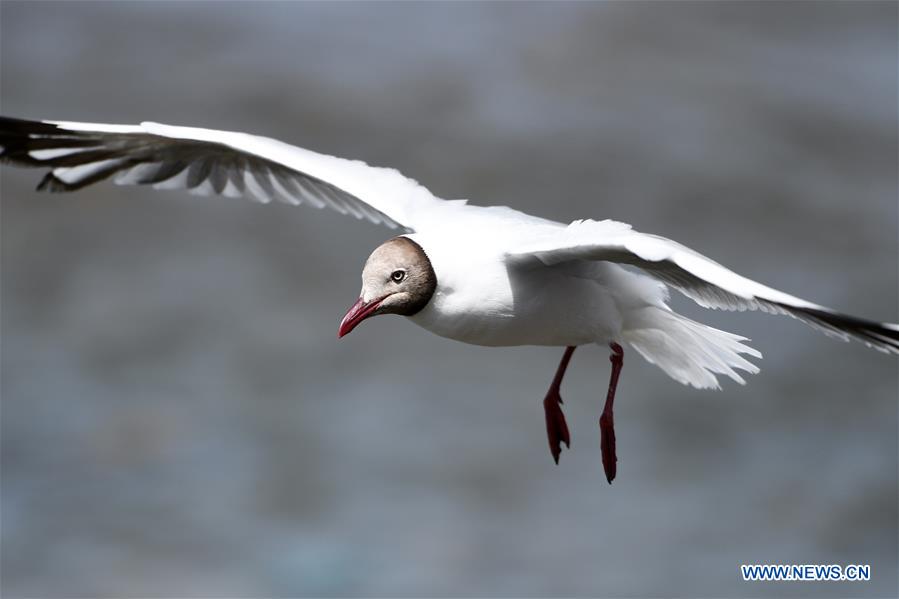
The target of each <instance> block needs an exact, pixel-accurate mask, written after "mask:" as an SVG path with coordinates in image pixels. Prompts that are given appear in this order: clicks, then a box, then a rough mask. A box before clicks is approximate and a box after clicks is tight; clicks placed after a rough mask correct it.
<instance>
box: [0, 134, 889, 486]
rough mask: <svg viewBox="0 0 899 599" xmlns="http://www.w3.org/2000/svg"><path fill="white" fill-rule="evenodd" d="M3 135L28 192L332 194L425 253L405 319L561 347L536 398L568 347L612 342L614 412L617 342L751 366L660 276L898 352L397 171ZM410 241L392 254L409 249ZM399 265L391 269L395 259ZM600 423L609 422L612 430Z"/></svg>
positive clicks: (675, 373) (248, 150)
mask: <svg viewBox="0 0 899 599" xmlns="http://www.w3.org/2000/svg"><path fill="white" fill-rule="evenodd" d="M0 143H2V146H3V153H2V154H0V159H3V160H5V161H8V162H12V163H18V164H24V165H29V166H45V167H47V168H48V170H49V172H48V174H47V175H46V176H45V177H44V179H43V181H41V183H40V185H39V186H38V188H39V189H49V190H51V191H72V190H76V189H80V188H81V187H84V186H86V185H90V184H92V183H95V182H97V181H100V180H103V179H106V178H110V177H112V178H113V179H114V180H115V181H116V182H117V183H119V184H147V185H153V186H155V187H157V188H165V189H172V188H181V189H189V190H191V191H192V192H194V193H202V194H213V193H215V194H221V195H229V196H237V195H246V196H249V197H250V198H252V199H254V200H257V201H261V202H270V201H272V200H277V201H281V202H285V203H288V204H294V205H297V204H308V205H311V206H314V207H316V208H324V207H328V208H331V209H333V210H336V211H338V212H340V213H342V214H349V215H352V216H354V217H356V218H360V219H367V220H369V221H371V222H374V223H381V224H385V225H387V226H388V227H391V228H395V227H400V228H401V229H402V230H403V231H404V232H405V233H407V234H408V238H409V239H410V240H412V241H413V242H415V244H417V246H418V247H420V248H421V250H423V252H424V254H425V255H426V259H425V261H427V262H429V264H430V267H432V268H433V275H434V276H435V277H436V285H433V286H427V285H424V286H422V287H421V289H425V288H426V289H427V293H428V295H427V297H422V298H415V297H412V296H410V297H411V298H412V299H420V300H423V301H419V302H417V303H416V302H412V301H411V300H409V301H410V302H411V303H409V305H414V306H415V308H414V311H409V312H408V313H407V315H408V316H409V317H410V318H411V320H413V322H415V323H416V324H418V325H420V326H422V327H424V328H426V329H427V330H429V331H431V332H433V333H435V334H437V335H441V336H444V337H449V338H452V339H456V340H459V341H463V342H466V343H472V344H479V345H489V346H508V345H548V346H565V347H569V348H572V349H570V350H569V351H568V352H566V357H565V358H564V359H563V363H562V364H561V365H560V369H559V374H557V381H554V387H553V388H551V390H550V394H548V396H547V400H546V401H547V402H549V401H550V399H553V401H555V400H558V402H559V403H560V402H561V399H560V398H559V397H558V382H560V381H561V376H562V375H563V374H564V369H565V367H566V366H567V359H568V358H569V357H570V351H573V347H576V346H579V345H584V344H588V343H600V344H610V345H611V347H612V350H613V357H612V359H613V365H615V364H616V360H617V361H618V362H617V366H616V367H615V368H616V369H614V371H613V372H614V374H613V384H612V387H611V390H610V398H609V400H608V403H607V412H608V420H609V422H611V398H612V397H613V395H614V383H615V382H616V381H617V369H618V368H620V359H621V355H622V354H621V348H620V346H619V344H620V343H624V344H627V345H629V346H631V347H632V348H633V349H635V350H636V351H637V352H638V353H639V354H640V355H641V356H643V357H644V358H645V359H646V360H648V361H649V362H651V363H653V364H655V365H657V366H659V367H660V368H661V369H662V370H663V371H665V372H666V373H667V374H668V375H669V376H671V377H672V378H674V379H675V380H676V381H678V382H680V383H684V384H689V385H693V386H695V387H700V388H708V387H718V384H719V383H718V379H717V377H718V375H724V376H727V377H729V378H731V379H733V380H734V381H736V382H738V383H741V384H742V383H743V382H744V380H743V378H742V377H741V376H740V375H739V374H738V373H737V371H738V370H742V371H744V372H749V373H755V372H758V368H757V367H756V366H754V365H753V364H752V363H750V362H749V361H748V360H747V359H746V358H745V357H744V356H750V357H754V358H760V357H761V354H760V353H759V352H757V351H756V350H754V349H752V348H750V347H749V346H747V345H746V344H745V343H744V342H745V341H746V339H745V338H743V337H740V336H737V335H733V334H731V333H727V332H724V331H720V330H717V329H713V328H711V327H708V326H706V325H703V324H700V323H697V322H693V321H691V320H689V319H687V318H685V317H683V316H681V315H678V314H676V313H674V312H673V311H671V309H670V308H668V306H667V303H666V302H667V299H668V296H667V289H666V286H668V287H671V288H674V289H677V290H678V291H680V292H682V293H683V294H685V295H686V296H688V297H690V298H691V299H693V300H695V301H696V302H697V303H699V304H700V305H702V306H705V307H709V308H720V309H726V310H747V309H750V310H754V309H760V310H764V311H767V312H772V313H781V314H787V315H790V316H793V317H796V318H799V319H801V320H803V321H804V322H806V323H808V324H810V325H812V326H814V327H816V328H818V329H821V330H823V331H824V332H825V333H828V334H830V335H832V336H836V337H840V338H842V339H849V338H850V337H852V338H856V339H858V340H860V341H862V342H863V343H865V344H867V345H868V346H870V347H873V348H875V349H877V350H880V351H883V352H888V353H892V354H899V326H897V325H895V324H884V323H878V322H873V321H869V320H864V319H860V318H855V317H852V316H847V315H844V314H839V313H837V312H835V311H833V310H830V309H828V308H825V307H823V306H820V305H817V304H814V303H811V302H808V301H806V300H803V299H800V298H797V297H794V296H792V295H789V294H787V293H784V292H782V291H778V290H776V289H772V288H770V287H766V286H765V285H762V284H760V283H756V282H755V281H752V280H750V279H747V278H745V277H742V276H740V275H738V274H736V273H734V272H733V271H731V270H729V269H727V268H725V267H724V266H722V265H720V264H718V263H716V262H714V261H713V260H711V259H709V258H707V257H705V256H702V255H701V254H699V253H697V252H694V251H693V250H690V249H689V248H687V247H684V246H683V245H680V244H678V243H676V242H673V241H671V240H668V239H665V238H662V237H658V236H655V235H648V234H644V233H639V232H637V231H634V230H633V229H632V228H631V227H630V225H627V224H624V223H620V222H615V221H610V220H605V221H593V220H582V221H575V222H573V223H571V224H569V225H567V226H566V225H563V224H562V223H557V222H553V221H549V220H546V219H542V218H537V217H534V216H530V215H527V214H524V213H521V212H518V211H516V210H513V209H511V208H506V207H479V206H473V205H470V204H468V203H467V202H466V201H464V200H452V201H444V200H441V199H438V198H436V197H434V196H433V195H432V194H431V193H430V192H429V191H428V190H427V189H426V188H424V187H423V186H421V185H420V184H418V183H417V182H416V181H414V180H412V179H408V178H406V177H404V176H403V175H401V174H400V173H399V172H398V171H396V170H393V169H388V168H376V167H371V166H368V165H366V164H365V163H363V162H360V161H354V160H345V159H341V158H335V157H332V156H325V155H322V154H317V153H315V152H312V151H309V150H304V149H302V148H297V147H294V146H291V145H288V144H285V143H283V142H280V141H277V140H273V139H269V138H265V137H259V136H255V135H248V134H245V133H233V132H226V131H216V130H211V129H199V128H192V127H174V126H170V125H163V124H159V123H150V122H145V123H141V124H140V125H107V124H91V123H72V122H62V121H43V122H38V121H22V120H17V119H7V118H2V119H0ZM410 247H412V246H409V247H405V248H404V247H399V246H397V247H395V248H393V250H392V251H394V253H396V252H399V254H398V255H400V256H402V255H403V252H412V253H413V254H414V251H413V250H410V249H409V248H410ZM393 255H394V254H391V253H390V252H387V253H385V257H383V259H382V260H381V262H384V264H386V263H387V262H389V260H390V259H392V258H389V256H393ZM374 256H375V255H374V254H373V257H374ZM370 260H371V259H370ZM376 262H377V261H376ZM378 264H380V262H379V263H378ZM376 266H378V265H375V266H373V267H372V268H376ZM635 268H636V269H639V270H637V271H635V270H634V269H635ZM401 270H402V269H401ZM398 272H399V271H394V273H393V274H395V275H396V274H397V273H398ZM372 276H375V278H377V276H380V274H379V273H377V272H375V274H374V275H372ZM397 276H398V278H399V279H400V280H402V278H403V276H405V270H403V275H397ZM385 284H389V282H385ZM432 287H433V288H432ZM367 293H368V292H366V290H365V289H363V294H362V297H361V298H360V301H359V302H357V305H356V306H354V308H353V309H352V310H351V313H348V315H347V318H345V319H344V323H342V324H341V335H342V334H345V332H348V331H349V330H351V329H352V327H354V326H355V324H356V323H357V322H358V321H360V320H361V319H363V318H366V317H367V316H369V315H372V314H375V313H377V308H378V306H377V305H375V304H374V303H373V302H374V301H375V300H376V299H377V300H378V301H380V299H383V298H380V299H378V298H374V299H373V298H370V297H367V296H366V295H367ZM407 299H408V298H407ZM385 305H386V304H385ZM421 306H423V307H421ZM399 309H400V308H396V309H395V310H399ZM354 311H355V312H354ZM397 313H399V312H397ZM553 389H555V391H553ZM553 393H554V394H555V395H553ZM551 396H552V397H551ZM550 403H551V402H550ZM545 405H548V406H549V407H547V426H548V432H549V434H550V446H551V448H552V449H553V455H554V457H555V458H556V459H558V440H559V438H561V439H562V441H564V442H567V435H568V432H567V427H565V425H564V417H562V416H561V412H560V411H558V409H557V407H552V406H551V405H549V404H547V403H545ZM551 412H552V414H551ZM556 412H558V414H556ZM604 417H605V413H604ZM551 420H552V421H553V422H552V423H551ZM560 423H561V424H560ZM553 427H554V428H555V433H554V432H552V431H551V430H550V429H551V428H553ZM610 427H611V424H610V423H609V428H608V430H610V431H611V428H610ZM605 430H606V429H604V431H605ZM554 435H555V439H556V440H555V442H554V440H553V439H554ZM603 443H604V464H605V463H606V458H609V460H610V461H611V463H612V466H611V475H610V470H609V466H608V464H607V470H606V472H607V476H609V480H610V481H611V478H612V477H613V476H614V435H613V434H612V440H611V444H612V445H611V447H612V449H611V453H610V455H606V447H605V443H606V441H605V439H604V441H603ZM554 445H555V447H554Z"/></svg>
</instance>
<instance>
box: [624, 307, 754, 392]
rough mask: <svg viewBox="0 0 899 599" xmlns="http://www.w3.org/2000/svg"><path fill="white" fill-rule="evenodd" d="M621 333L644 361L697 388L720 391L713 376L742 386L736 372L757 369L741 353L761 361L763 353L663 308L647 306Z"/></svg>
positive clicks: (730, 334) (749, 371) (734, 336)
mask: <svg viewBox="0 0 899 599" xmlns="http://www.w3.org/2000/svg"><path fill="white" fill-rule="evenodd" d="M634 316H635V318H633V319H632V320H633V322H631V323H629V324H630V326H628V327H627V328H626V329H625V330H624V331H623V333H622V337H623V339H624V341H626V342H627V343H628V344H629V345H630V346H631V347H633V348H634V349H635V350H636V351H637V353H639V354H640V355H641V356H643V358H645V359H646V361H648V362H650V363H651V364H655V365H656V366H658V367H659V368H661V369H662V370H664V371H665V373H666V374H668V376H670V377H671V378H673V379H674V380H676V381H678V382H679V383H682V384H684V385H692V386H693V387H696V388H699V389H720V388H721V386H720V384H719V383H718V378H717V376H716V375H719V374H720V375H725V376H727V377H729V378H731V379H733V380H734V381H736V382H737V383H739V384H741V385H743V384H745V383H746V381H745V380H744V379H743V377H741V376H740V375H739V374H738V373H737V372H736V371H737V370H743V371H745V372H748V373H750V374H755V373H757V372H758V371H759V368H758V366H756V365H755V364H753V363H751V362H749V361H748V360H747V359H746V358H744V357H743V356H741V355H740V354H746V355H748V356H752V357H754V358H761V357H762V354H761V353H759V352H758V351H756V350H755V349H753V348H751V347H749V346H748V345H745V344H743V343H742V342H743V341H747V339H746V338H745V337H741V336H739V335H734V334H733V333H728V332H726V331H721V330H719V329H715V328H712V327H710V326H706V325H704V324H701V323H698V322H695V321H693V320H690V319H689V318H686V317H684V316H681V315H680V314H677V313H675V312H672V311H671V310H668V309H667V308H663V307H655V306H652V307H646V308H644V309H643V310H641V311H640V313H639V314H637V315H634Z"/></svg>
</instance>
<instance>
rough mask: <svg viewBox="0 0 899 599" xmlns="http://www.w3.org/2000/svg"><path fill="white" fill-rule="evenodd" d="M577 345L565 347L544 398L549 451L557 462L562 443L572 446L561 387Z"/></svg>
mask: <svg viewBox="0 0 899 599" xmlns="http://www.w3.org/2000/svg"><path fill="white" fill-rule="evenodd" d="M575 349H576V347H575V346H573V345H572V346H569V347H566V348H565V353H564V354H563V355H562V361H561V362H559V367H558V368H557V369H556V376H555V377H553V382H552V384H551V385H550V386H549V391H547V392H546V397H545V398H544V399H543V411H544V412H545V413H546V438H547V439H548V440H549V451H550V453H552V454H553V459H554V460H555V461H556V464H558V463H559V455H560V454H561V453H562V445H561V443H564V444H565V447H571V437H570V436H569V434H568V424H567V423H566V422H565V414H563V413H562V396H561V395H560V394H559V387H561V386H562V377H564V376H565V370H566V369H567V368H568V362H569V361H570V360H571V354H573V353H574V350H575ZM560 441H561V443H560Z"/></svg>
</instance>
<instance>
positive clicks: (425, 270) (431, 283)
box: [337, 237, 437, 337]
mask: <svg viewBox="0 0 899 599" xmlns="http://www.w3.org/2000/svg"><path fill="white" fill-rule="evenodd" d="M436 288H437V276H436V275H435V274H434V269H433V267H432V266H431V261H430V260H428V257H427V255H425V252H424V250H422V249H421V246H420V245H418V244H417V243H415V242H414V241H412V240H411V239H409V238H408V237H394V238H393V239H391V240H389V241H385V242H384V243H382V244H381V245H379V246H378V247H377V248H376V249H375V251H373V252H372V253H371V256H369V257H368V260H367V261H366V262H365V268H363V269H362V294H361V296H360V297H359V299H358V300H356V303H355V304H353V306H352V307H351V308H350V309H349V311H348V312H347V313H346V316H344V317H343V320H342V321H341V322H340V329H339V330H338V331H337V336H338V337H343V336H344V335H346V334H347V333H349V332H350V331H352V330H353V329H354V328H356V325H358V324H359V323H360V322H362V321H363V320H365V319H366V318H368V317H370V316H375V315H377V314H400V315H401V316H412V315H413V314H415V313H417V312H418V311H419V310H421V309H422V308H424V307H425V306H426V305H427V303H428V302H429V301H430V300H431V296H433V295H434V290H435V289H436Z"/></svg>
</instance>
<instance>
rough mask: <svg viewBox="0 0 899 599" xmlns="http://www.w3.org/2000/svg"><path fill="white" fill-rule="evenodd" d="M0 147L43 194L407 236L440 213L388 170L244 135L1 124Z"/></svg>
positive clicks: (148, 126)
mask: <svg viewBox="0 0 899 599" xmlns="http://www.w3.org/2000/svg"><path fill="white" fill-rule="evenodd" d="M0 146H2V153H0V161H6V162H11V163H14V164H18V165H22V166H31V167H45V168H47V169H49V172H48V173H47V174H46V176H45V177H44V178H43V179H42V181H41V183H40V184H39V186H38V188H39V189H47V190H50V191H74V190H77V189H81V188H83V187H86V186H88V185H91V184H93V183H96V182H98V181H101V180H103V179H107V178H110V177H113V176H114V180H115V182H116V183H118V184H122V185H152V186H154V187H155V188H157V189H172V188H179V189H188V190H191V191H192V192H195V193H201V194H203V193H205V194H208V193H215V194H218V195H225V196H238V195H248V196H249V197H251V198H252V199H254V200H257V201H260V202H263V203H267V202H270V201H272V200H278V201H281V202H283V203H287V204H293V205H299V204H304V203H305V204H309V205H311V206H314V207H317V208H323V207H329V208H332V209H333V210H335V211H337V212H339V213H341V214H349V215H352V216H354V217H356V218H358V219H367V220H369V221H371V222H374V223H382V224H385V225H387V226H389V227H391V228H394V227H396V226H397V225H401V226H402V227H403V228H405V229H407V230H415V227H416V223H417V222H420V221H421V220H422V219H423V218H427V213H428V211H429V210H431V209H433V208H436V207H438V206H440V205H442V204H443V202H442V201H441V200H439V199H438V198H435V197H434V196H433V195H432V194H431V193H430V192H429V191H428V190H427V189H425V188H424V187H422V186H421V185H419V184H418V183H417V182H415V181H413V180H412V179H408V178H406V177H404V176H403V175H401V174H400V173H399V172H398V171H395V170H393V169H386V168H377V167H371V166H368V165H366V164H365V163H364V162H359V161H353V160H344V159H341V158H335V157H333V156H326V155H324V154H317V153H315V152H311V151H309V150H304V149H302V148H297V147H294V146H290V145H287V144H285V143H282V142H279V141H276V140H273V139H269V138H265V137H259V136H253V135H247V134H245V133H234V132H228V131H215V130H211V129H197V128H190V127H174V126H170V125H162V124H159V123H142V124H140V125H107V124H95V123H72V122H61V121H26V120H19V119H11V118H5V117H0Z"/></svg>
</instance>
